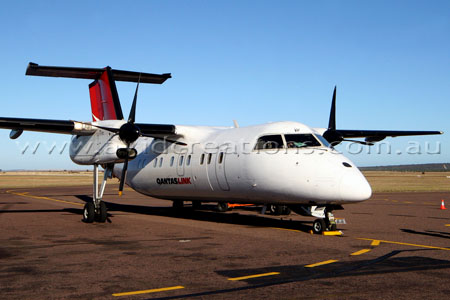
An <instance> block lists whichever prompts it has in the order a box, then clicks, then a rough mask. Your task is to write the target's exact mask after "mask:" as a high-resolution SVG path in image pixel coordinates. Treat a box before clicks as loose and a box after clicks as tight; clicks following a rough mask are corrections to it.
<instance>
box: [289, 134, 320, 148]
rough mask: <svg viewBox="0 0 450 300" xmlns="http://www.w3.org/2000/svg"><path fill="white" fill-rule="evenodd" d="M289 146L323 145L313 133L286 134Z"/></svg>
mask: <svg viewBox="0 0 450 300" xmlns="http://www.w3.org/2000/svg"><path fill="white" fill-rule="evenodd" d="M284 137H285V138H286V145H287V147H288V148H303V147H317V146H322V145H321V144H320V142H319V141H318V140H317V139H316V137H315V136H314V135H312V134H285V135H284Z"/></svg>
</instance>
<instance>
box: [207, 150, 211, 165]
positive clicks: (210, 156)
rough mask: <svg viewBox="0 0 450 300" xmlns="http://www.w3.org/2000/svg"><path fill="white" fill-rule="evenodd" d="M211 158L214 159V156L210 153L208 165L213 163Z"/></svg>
mask: <svg viewBox="0 0 450 300" xmlns="http://www.w3.org/2000/svg"><path fill="white" fill-rule="evenodd" d="M211 158H212V154H211V153H209V154H208V165H209V164H210V163H211Z"/></svg>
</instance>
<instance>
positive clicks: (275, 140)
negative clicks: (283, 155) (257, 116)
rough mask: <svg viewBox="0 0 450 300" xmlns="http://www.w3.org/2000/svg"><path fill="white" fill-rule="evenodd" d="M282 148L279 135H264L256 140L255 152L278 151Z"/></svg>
mask: <svg viewBox="0 0 450 300" xmlns="http://www.w3.org/2000/svg"><path fill="white" fill-rule="evenodd" d="M280 148H284V144H283V139H282V137H281V135H279V134H277V135H265V136H262V137H260V138H259V139H258V141H257V142H256V145H255V150H266V149H280Z"/></svg>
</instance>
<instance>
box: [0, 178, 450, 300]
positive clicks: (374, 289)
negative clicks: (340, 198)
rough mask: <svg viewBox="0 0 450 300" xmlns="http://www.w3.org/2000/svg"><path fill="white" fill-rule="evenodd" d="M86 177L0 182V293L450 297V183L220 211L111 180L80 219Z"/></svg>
mask: <svg viewBox="0 0 450 300" xmlns="http://www.w3.org/2000/svg"><path fill="white" fill-rule="evenodd" d="M91 189H92V188H91V187H89V186H84V187H54V188H34V189H13V190H0V228H1V229H0V230H1V231H0V232H1V235H0V298H1V299H424V298H429V299H448V297H449V295H450V283H449V278H450V207H448V208H449V209H447V210H441V209H440V206H441V200H444V201H445V202H446V203H448V206H450V192H427V193H418V192H416V193H380V194H374V195H373V196H372V198H371V199H370V200H368V201H365V202H362V203H359V204H354V205H346V206H344V208H345V209H344V210H342V211H335V216H336V217H338V218H344V219H345V221H346V224H345V225H344V224H342V225H338V229H339V230H341V231H342V232H343V235H340V236H322V235H312V234H310V230H311V229H312V222H313V220H314V218H310V217H303V216H298V215H296V214H294V213H292V214H291V215H288V216H272V215H268V214H266V215H261V214H260V209H261V208H260V207H242V208H235V209H233V210H231V211H228V212H226V213H219V212H215V211H213V210H212V208H213V204H210V205H204V206H203V207H202V209H201V210H193V209H192V208H190V207H189V206H188V205H186V208H185V209H183V210H182V211H178V212H176V211H174V210H173V209H172V208H171V205H172V202H171V201H164V200H157V199H153V198H150V197H146V196H144V195H140V194H138V193H136V192H134V191H131V190H130V189H126V190H125V193H124V196H123V197H118V196H117V192H116V190H117V187H116V186H109V187H107V191H106V193H105V197H104V200H105V202H106V204H107V206H108V213H109V216H108V220H107V222H106V223H93V224H86V223H83V222H82V221H81V218H82V208H83V205H84V203H85V202H86V201H90V200H91V197H90V195H91V193H92V191H91Z"/></svg>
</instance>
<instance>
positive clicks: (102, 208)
mask: <svg viewBox="0 0 450 300" xmlns="http://www.w3.org/2000/svg"><path fill="white" fill-rule="evenodd" d="M107 212H108V210H107V209H106V204H105V202H103V201H101V202H100V205H99V208H98V209H97V213H96V214H95V221H97V222H100V223H105V221H106V218H107V217H108V213H107Z"/></svg>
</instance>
